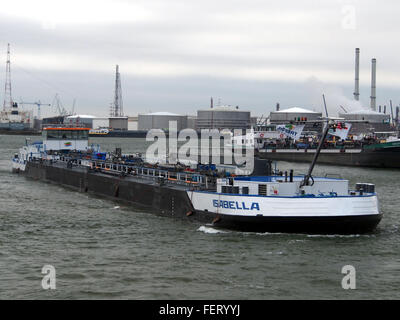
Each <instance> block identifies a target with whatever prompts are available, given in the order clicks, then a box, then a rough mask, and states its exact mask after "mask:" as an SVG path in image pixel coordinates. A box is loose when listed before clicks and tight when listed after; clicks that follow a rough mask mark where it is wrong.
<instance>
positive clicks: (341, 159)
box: [257, 141, 400, 168]
mask: <svg viewBox="0 0 400 320" xmlns="http://www.w3.org/2000/svg"><path fill="white" fill-rule="evenodd" d="M315 153H316V149H306V148H299V149H288V148H282V149H279V148H268V149H259V150H258V152H257V155H258V156H259V157H260V158H263V159H269V160H273V161H288V162H310V161H311V160H312V159H313V157H314V155H315ZM318 163H320V164H329V165H341V166H359V167H374V168H400V141H392V142H386V143H376V144H371V145H365V146H363V148H358V149H356V148H340V149H322V150H321V152H320V154H319V157H318Z"/></svg>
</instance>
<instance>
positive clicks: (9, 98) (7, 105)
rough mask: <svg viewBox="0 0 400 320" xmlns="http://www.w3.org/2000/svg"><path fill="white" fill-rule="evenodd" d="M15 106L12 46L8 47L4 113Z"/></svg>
mask: <svg viewBox="0 0 400 320" xmlns="http://www.w3.org/2000/svg"><path fill="white" fill-rule="evenodd" d="M12 106H13V100H12V95H11V61H10V44H9V43H8V45H7V63H6V82H5V86H4V103H3V111H6V109H10V110H11V108H12Z"/></svg>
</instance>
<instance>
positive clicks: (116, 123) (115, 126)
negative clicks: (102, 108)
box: [109, 116, 128, 131]
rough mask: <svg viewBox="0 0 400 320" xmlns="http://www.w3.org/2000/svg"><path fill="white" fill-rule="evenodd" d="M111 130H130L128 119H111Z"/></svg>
mask: <svg viewBox="0 0 400 320" xmlns="http://www.w3.org/2000/svg"><path fill="white" fill-rule="evenodd" d="M109 121H110V124H109V126H110V129H111V130H118V131H126V130H128V117H124V116H121V117H110V118H109Z"/></svg>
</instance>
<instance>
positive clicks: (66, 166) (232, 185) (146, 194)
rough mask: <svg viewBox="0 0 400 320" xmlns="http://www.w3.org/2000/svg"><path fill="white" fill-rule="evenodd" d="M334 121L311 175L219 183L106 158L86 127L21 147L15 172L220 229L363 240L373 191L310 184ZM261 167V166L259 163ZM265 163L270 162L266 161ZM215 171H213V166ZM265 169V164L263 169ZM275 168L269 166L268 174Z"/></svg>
mask: <svg viewBox="0 0 400 320" xmlns="http://www.w3.org/2000/svg"><path fill="white" fill-rule="evenodd" d="M333 123H334V120H329V121H328V123H327V124H326V128H325V129H324V133H323V137H322V139H321V141H320V144H319V146H318V148H317V150H316V152H315V154H314V158H313V161H312V163H311V165H310V168H309V170H308V173H307V174H306V175H304V176H295V175H294V173H293V171H290V172H289V174H288V173H287V172H286V173H285V174H284V175H283V174H282V175H272V174H268V175H261V176H229V175H228V176H222V175H221V174H220V173H218V172H216V171H215V170H210V168H208V169H207V170H201V166H200V165H198V166H197V169H196V170H194V169H192V168H189V167H185V166H179V167H173V166H162V165H154V164H153V165H152V164H149V163H146V162H145V161H143V159H141V158H140V157H138V156H130V155H123V154H122V153H121V150H118V152H116V153H101V152H100V149H99V148H97V149H96V148H94V147H93V146H89V142H88V131H89V129H88V128H61V127H59V128H45V129H44V130H43V142H41V143H33V144H30V145H28V144H27V145H26V146H24V147H23V148H21V150H20V153H19V154H17V155H15V156H14V159H13V170H14V171H16V172H20V173H24V174H25V175H26V176H27V177H30V178H34V179H40V180H47V181H52V182H55V183H59V184H62V185H68V186H72V187H75V188H76V189H77V190H79V191H80V192H92V193H96V194H101V195H105V196H108V197H110V198H113V199H120V200H124V201H129V202H132V203H135V204H136V205H139V206H143V207H146V208H150V209H152V210H153V211H155V212H156V213H158V214H162V215H166V216H175V217H181V218H183V219H188V220H192V219H193V220H197V221H202V222H206V223H209V224H211V225H212V226H215V227H221V228H229V229H235V230H241V231H256V232H296V233H335V234H339V233H346V234H348V233H365V232H371V231H372V230H374V228H375V227H376V226H377V225H378V223H379V222H380V220H381V218H382V214H381V213H380V212H379V208H378V198H377V194H376V193H375V186H374V185H373V184H368V183H358V184H356V186H355V189H354V190H350V188H349V181H348V180H341V179H330V178H319V177H313V176H312V171H313V168H314V166H315V163H316V162H317V159H318V155H319V153H320V151H321V148H322V144H323V141H324V140H325V138H326V136H327V133H328V130H329V127H330V126H331V125H333ZM261 161H262V160H261ZM264 161H265V160H264ZM209 167H210V166H209ZM264 167H265V169H267V167H268V166H267V162H264ZM269 168H270V167H269Z"/></svg>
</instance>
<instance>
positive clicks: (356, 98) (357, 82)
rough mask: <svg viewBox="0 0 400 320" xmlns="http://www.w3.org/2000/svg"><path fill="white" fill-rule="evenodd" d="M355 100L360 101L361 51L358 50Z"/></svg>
mask: <svg viewBox="0 0 400 320" xmlns="http://www.w3.org/2000/svg"><path fill="white" fill-rule="evenodd" d="M354 80H355V81H354V93H353V94H354V100H357V101H358V100H359V99H360V49H359V48H356V69H355V78H354Z"/></svg>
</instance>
